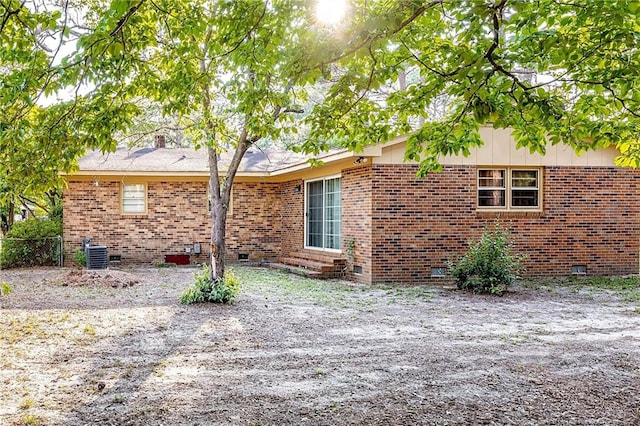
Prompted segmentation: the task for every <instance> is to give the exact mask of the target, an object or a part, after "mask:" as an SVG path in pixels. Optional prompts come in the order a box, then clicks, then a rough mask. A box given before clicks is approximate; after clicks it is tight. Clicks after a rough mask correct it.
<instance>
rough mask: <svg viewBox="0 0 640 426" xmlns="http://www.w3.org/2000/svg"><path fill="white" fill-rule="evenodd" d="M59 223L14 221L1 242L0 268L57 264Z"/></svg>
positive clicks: (46, 220)
mask: <svg viewBox="0 0 640 426" xmlns="http://www.w3.org/2000/svg"><path fill="white" fill-rule="evenodd" d="M60 235H62V224H61V223H60V222H59V221H56V220H48V219H37V218H31V219H27V220H25V221H20V222H16V223H14V224H13V226H12V227H11V230H10V231H9V232H8V233H7V235H6V238H5V239H4V240H3V242H2V250H1V251H0V265H2V267H3V268H20V267H25V266H44V265H57V264H58V260H59V257H60V251H59V250H60V242H59V240H58V239H57V238H56V237H59V236H60Z"/></svg>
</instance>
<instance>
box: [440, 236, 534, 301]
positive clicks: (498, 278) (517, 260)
mask: <svg viewBox="0 0 640 426" xmlns="http://www.w3.org/2000/svg"><path fill="white" fill-rule="evenodd" d="M524 258H525V256H524V255H522V254H519V253H513V245H512V244H511V243H510V241H509V232H508V231H507V230H505V229H502V228H501V227H500V226H499V225H498V224H495V225H494V226H493V227H492V228H489V227H485V229H484V231H483V233H482V236H481V237H480V239H479V240H477V241H475V242H474V241H471V242H470V243H469V249H468V251H467V252H466V253H465V254H464V256H462V258H461V259H460V260H459V261H458V263H457V264H454V263H453V262H449V271H450V272H451V275H452V276H453V278H454V279H455V282H456V285H457V286H458V288H459V289H461V290H469V291H473V292H474V293H491V294H496V295H501V294H502V293H503V292H504V291H505V290H506V288H507V287H508V286H509V285H511V284H512V283H513V281H514V280H515V279H516V278H517V276H518V273H519V272H520V270H521V262H522V260H523V259H524Z"/></svg>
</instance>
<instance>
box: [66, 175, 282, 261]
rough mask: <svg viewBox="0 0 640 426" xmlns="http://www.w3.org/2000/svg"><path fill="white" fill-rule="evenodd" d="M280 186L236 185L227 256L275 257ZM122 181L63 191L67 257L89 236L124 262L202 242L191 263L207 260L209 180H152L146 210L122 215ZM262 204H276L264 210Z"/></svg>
mask: <svg viewBox="0 0 640 426" xmlns="http://www.w3.org/2000/svg"><path fill="white" fill-rule="evenodd" d="M277 188H278V186H277V185H275V184H266V183H236V184H235V185H234V191H233V199H232V202H233V208H232V211H231V214H230V215H229V217H228V219H227V256H226V257H227V259H228V260H229V261H237V260H238V254H239V253H247V254H249V260H264V259H274V258H275V257H277V256H278V254H279V248H280V243H279V239H280V233H279V227H278V226H273V221H274V220H278V219H279V215H280V214H279V208H278V203H277V202H276V195H277ZM120 190H121V189H120V182H119V181H100V182H99V184H98V186H94V185H93V183H92V182H89V181H70V182H69V187H68V189H67V190H66V191H65V193H64V242H65V253H66V255H67V257H66V258H67V260H70V259H71V257H70V254H71V253H72V252H73V251H74V250H76V249H80V248H81V246H82V239H83V238H84V237H91V238H93V242H94V244H100V245H106V246H107V247H108V253H109V254H119V255H121V256H122V261H123V263H124V262H131V263H157V262H161V261H163V260H164V255H166V254H178V253H184V252H185V248H186V247H193V244H194V243H200V244H201V248H202V254H201V255H200V256H195V255H194V256H192V262H204V261H206V260H207V259H208V253H209V242H210V232H211V231H210V230H211V226H210V220H211V215H210V213H209V211H208V207H207V195H206V191H207V183H206V182H205V181H201V182H148V183H147V199H148V206H147V213H146V214H142V215H122V214H120V197H121V195H120ZM262 206H271V207H270V208H267V209H265V208H263V207H262Z"/></svg>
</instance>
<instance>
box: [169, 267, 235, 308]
mask: <svg viewBox="0 0 640 426" xmlns="http://www.w3.org/2000/svg"><path fill="white" fill-rule="evenodd" d="M194 280H195V283H194V284H193V285H192V286H191V287H189V288H187V289H186V290H185V291H184V292H183V293H182V294H181V295H180V303H182V304H185V305H190V304H192V303H203V302H213V303H226V304H231V303H233V302H234V301H235V299H236V297H237V296H238V292H239V291H240V280H239V279H238V277H237V276H236V275H235V274H234V273H233V271H231V270H228V271H227V272H226V273H225V274H224V278H222V279H221V280H218V281H215V282H213V281H212V280H211V269H209V267H208V266H204V267H203V268H202V269H201V270H200V271H199V272H198V273H196V274H195V276H194Z"/></svg>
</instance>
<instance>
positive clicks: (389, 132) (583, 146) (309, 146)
mask: <svg viewBox="0 0 640 426" xmlns="http://www.w3.org/2000/svg"><path fill="white" fill-rule="evenodd" d="M40 1H42V3H40V2H38V1H37V0H33V1H31V2H29V3H27V2H18V1H16V0H6V1H3V2H1V3H0V35H1V36H2V39H1V43H0V60H1V61H2V62H1V63H0V68H2V70H3V75H2V81H1V82H0V102H1V103H2V107H3V108H2V111H1V112H0V147H1V148H2V149H1V152H0V163H1V165H2V167H3V170H4V174H3V176H2V179H3V180H5V181H7V182H9V187H11V188H14V187H16V188H18V190H26V189H28V188H29V187H28V185H31V187H36V186H37V185H38V182H42V181H45V182H51V181H52V180H50V179H54V178H53V176H57V174H58V172H59V171H69V170H72V169H73V167H74V164H75V160H76V158H77V157H78V156H79V155H80V154H81V153H82V152H83V151H84V150H85V149H86V148H100V149H102V150H111V149H113V148H114V147H115V146H116V143H117V141H116V139H115V137H114V135H115V134H117V132H123V131H126V130H127V129H128V128H130V127H131V125H132V123H133V120H134V119H135V117H137V116H139V115H140V114H142V113H143V112H144V109H143V108H141V105H149V103H153V104H155V105H157V108H158V109H159V110H160V111H161V112H162V113H163V114H165V115H167V116H171V117H172V120H174V121H175V123H177V125H178V126H180V128H181V131H182V132H183V133H184V134H185V136H186V137H188V138H189V139H190V140H191V141H193V142H194V144H195V145H196V146H198V147H203V148H205V149H207V150H208V153H209V159H210V169H211V176H212V179H211V182H210V186H211V188H210V191H211V194H212V202H213V208H212V212H213V214H212V224H213V228H214V230H213V235H212V247H213V250H214V252H216V253H214V254H216V255H218V254H220V253H223V252H224V223H225V218H226V211H227V206H228V203H229V196H230V191H231V185H232V183H233V178H234V176H235V172H236V171H237V168H238V166H239V164H240V160H241V159H242V157H243V155H244V153H245V152H246V151H247V150H248V149H249V147H251V146H253V145H255V144H256V143H258V142H259V141H261V140H264V139H265V138H268V139H271V140H278V139H282V138H284V137H286V136H288V135H292V134H295V133H296V132H298V131H299V130H300V129H308V135H306V137H305V138H304V139H303V142H302V143H300V144H299V145H298V146H297V147H295V149H299V150H302V151H305V152H309V153H317V152H319V151H321V150H323V149H326V148H327V147H329V146H330V145H336V144H337V145H340V146H344V147H347V148H350V149H353V150H359V149H362V148H363V147H364V146H366V145H368V144H372V143H379V142H384V141H386V140H389V139H391V138H393V137H395V136H397V135H401V134H410V137H409V140H408V144H407V152H406V157H407V159H409V160H417V161H420V164H421V168H420V170H421V173H423V174H425V173H427V172H428V171H432V170H436V169H438V167H439V163H438V160H439V159H440V158H441V156H442V155H447V154H467V153H468V152H469V149H470V148H471V147H473V146H477V145H480V144H481V143H482V141H481V140H480V137H479V133H478V129H479V126H481V125H486V124H491V125H493V126H496V127H502V128H505V127H509V128H512V129H513V134H514V138H515V141H516V143H517V145H518V146H519V147H526V148H528V149H530V150H531V151H535V152H544V150H545V148H546V146H547V141H550V142H551V143H554V144H558V143H561V144H566V145H569V146H571V147H572V148H574V149H575V150H576V151H577V152H582V151H584V150H587V149H595V148H602V147H607V146H616V147H617V148H618V149H619V150H620V151H621V156H620V158H619V162H620V164H622V165H626V166H634V167H635V166H638V165H640V144H639V141H638V135H640V132H639V130H640V128H639V127H640V108H639V106H640V105H639V104H640V71H639V70H640V54H639V52H638V48H637V46H638V45H639V44H640V13H638V12H640V5H639V3H638V2H636V1H628V0H593V1H585V0H578V1H568V0H537V1H535V2H533V1H530V0H432V1H424V0H422V1H421V0H398V1H392V0H385V1H382V0H352V1H350V2H349V3H348V4H349V8H348V12H347V14H346V15H345V17H344V18H343V20H342V21H341V22H340V23H338V24H336V25H334V26H326V25H323V24H321V23H320V22H318V20H317V19H316V16H315V14H314V5H315V2H313V1H311V0H272V1H258V0H241V1H224V0H215V1H214V0H200V1H187V0H113V1H111V2H105V1H101V0H92V1H89V2H83V3H82V4H74V3H70V2H67V1H63V2H59V3H56V4H58V6H53V5H49V4H48V2H46V1H44V0H40ZM72 12H73V13H72ZM74 16H81V19H75V20H74V19H72V18H73V17H74ZM73 44H75V50H74V51H73V53H70V54H67V55H60V54H58V53H59V50H60V47H61V46H69V45H73ZM61 56H64V57H63V58H61ZM320 83H322V84H323V87H327V88H328V89H327V90H326V92H325V93H323V95H322V96H320V97H318V98H317V99H314V102H310V97H309V91H310V89H311V88H312V87H314V86H316V85H318V84H320ZM56 93H57V94H60V93H66V94H67V96H66V98H65V100H64V101H60V102H52V103H49V104H46V105H45V103H43V102H41V100H42V99H43V95H49V96H53V95H55V94H56ZM442 99H446V100H447V102H446V103H444V105H445V109H444V110H442V111H441V113H440V114H438V116H434V115H433V114H431V111H432V110H433V106H434V105H435V104H436V103H439V102H441V101H442ZM222 151H231V152H232V153H233V161H232V162H231V164H230V166H229V169H228V170H226V171H222V170H219V165H218V160H217V159H218V154H219V153H220V152H222ZM220 176H222V178H221V179H220V178H219V177H220ZM45 186H46V185H45ZM220 233H221V234H220ZM219 234H220V235H219ZM218 260H219V259H218ZM214 266H215V265H214ZM217 269H218V270H221V269H223V265H222V264H221V263H220V264H219V265H218V268H217ZM213 270H214V274H216V273H217V272H215V271H216V268H215V267H214V268H213Z"/></svg>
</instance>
